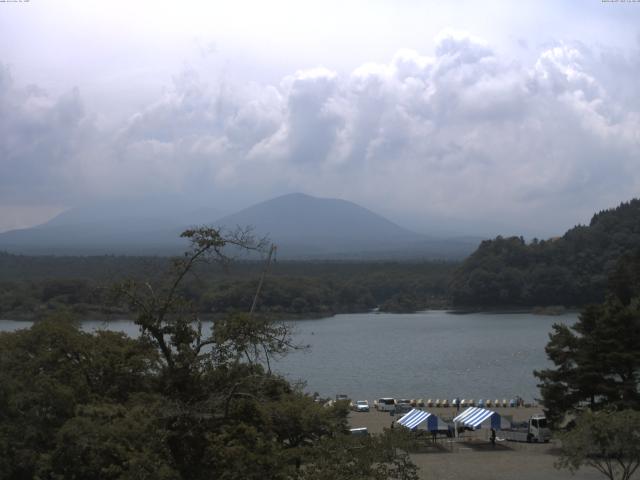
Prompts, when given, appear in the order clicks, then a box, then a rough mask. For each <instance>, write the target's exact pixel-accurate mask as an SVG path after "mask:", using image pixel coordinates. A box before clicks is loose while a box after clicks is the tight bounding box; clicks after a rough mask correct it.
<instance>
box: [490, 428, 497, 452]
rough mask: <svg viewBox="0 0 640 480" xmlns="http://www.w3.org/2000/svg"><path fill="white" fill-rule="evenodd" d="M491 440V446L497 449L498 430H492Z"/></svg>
mask: <svg viewBox="0 0 640 480" xmlns="http://www.w3.org/2000/svg"><path fill="white" fill-rule="evenodd" d="M489 439H490V440H491V446H492V447H494V448H495V446H496V429H495V428H492V429H491V437H489Z"/></svg>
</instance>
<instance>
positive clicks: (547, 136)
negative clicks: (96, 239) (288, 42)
mask: <svg viewBox="0 0 640 480" xmlns="http://www.w3.org/2000/svg"><path fill="white" fill-rule="evenodd" d="M598 48H599V47H598ZM598 48H596V47H587V46H585V45H583V44H578V43H576V44H570V43H561V42H556V43H555V44H553V45H548V46H546V47H544V48H543V49H541V50H539V51H538V52H537V56H536V58H535V60H534V61H533V62H530V63H528V64H521V63H519V62H518V61H514V60H513V59H511V58H507V57H504V55H502V54H500V53H498V52H497V51H496V50H494V49H493V48H492V47H491V46H490V45H489V44H488V43H487V42H485V41H483V40H482V39H479V38H476V37H474V36H471V35H469V34H466V33H463V32H456V31H452V30H447V31H444V32H442V33H441V34H439V35H438V36H437V38H436V42H435V48H434V50H433V55H424V54H422V53H419V52H416V51H413V50H400V51H398V52H397V53H396V55H394V56H393V58H391V59H390V60H389V62H388V63H368V64H364V65H362V66H360V67H358V68H356V69H354V70H353V71H352V72H350V73H338V72H335V71H331V70H329V69H327V68H321V67H319V68H314V69H308V70H300V71H297V72H295V73H292V74H291V75H288V76H286V77H284V78H283V79H282V80H281V81H280V82H279V83H278V84H260V83H254V82H244V83H238V82H233V83H232V82H228V81H225V80H224V79H223V78H218V77H211V76H204V75H203V74H202V73H201V72H199V71H198V70H197V69H193V68H192V69H185V71H184V72H183V73H182V74H180V75H178V76H176V77H175V78H174V82H173V85H172V86H171V88H169V89H167V90H166V91H165V92H164V94H163V95H162V97H160V98H158V99H157V100H156V101H155V102H152V103H150V104H149V105H147V106H146V107H145V108H144V109H141V110H140V111H138V112H137V113H135V114H133V115H132V116H131V117H130V118H129V120H128V121H127V122H126V123H125V124H123V125H121V126H120V128H118V129H117V130H114V131H99V132H96V127H95V125H94V123H93V122H92V117H91V115H90V114H88V113H87V112H86V109H85V108H84V107H83V102H82V99H81V96H80V93H79V92H78V90H72V91H70V92H68V93H67V94H65V95H63V96H61V97H59V98H51V97H49V96H48V95H47V94H46V93H45V92H43V91H42V90H40V89H37V88H35V87H24V88H18V87H16V86H15V85H14V84H13V82H12V81H11V78H10V75H9V72H8V70H7V68H6V67H3V68H0V102H1V103H0V119H2V120H0V122H2V123H1V124H0V125H1V126H2V131H3V132H4V133H3V134H2V136H1V138H0V148H1V149H2V160H0V162H2V163H1V167H2V170H3V175H2V180H0V200H1V201H7V200H8V199H10V198H13V197H15V196H20V195H27V196H28V195H37V196H39V198H44V199H46V198H49V199H50V200H53V199H54V198H56V196H57V195H58V194H59V192H60V191H62V190H63V189H65V190H66V191H67V192H71V193H69V194H68V195H69V196H70V197H73V195H75V198H76V199H79V198H82V197H83V196H85V195H87V192H88V191H92V192H101V193H102V194H103V195H109V194H113V193H114V192H126V191H129V192H131V191H135V192H154V193H158V192H162V191H171V192H193V191H196V190H204V191H207V192H209V193H210V195H211V196H212V198H215V199H216V200H218V201H224V200H225V199H229V198H232V197H233V198H241V197H242V196H243V194H244V195H245V198H247V199H248V200H246V201H245V203H247V202H248V201H253V200H257V199H260V198H264V197H265V196H268V195H272V194H278V193H284V192H286V191H298V190H300V191H306V192H308V193H314V194H318V195H323V196H339V197H343V198H347V199H350V200H354V201H358V202H362V203H363V204H365V205H367V206H369V207H371V208H373V209H377V210H381V211H383V212H384V213H387V214H391V215H393V214H397V215H400V216H404V218H409V217H412V218H413V219H414V220H415V222H416V223H417V222H418V221H419V218H420V217H421V216H425V217H426V216H429V215H435V214H438V215H450V216H452V217H457V218H489V217H490V218H501V219H503V221H504V222H505V223H508V222H511V223H517V224H519V225H526V224H527V223H528V220H527V218H523V212H530V213H531V215H536V216H537V217H536V218H537V220H536V223H537V225H540V226H542V227H541V228H546V229H547V231H549V230H554V229H556V230H561V229H562V228H566V226H567V225H566V224H567V222H571V220H570V219H571V218H573V219H576V218H577V217H578V218H581V217H580V216H583V215H586V214H588V213H589V212H591V211H593V210H597V209H600V208H602V207H605V206H613V205H615V203H617V202H618V201H620V200H624V199H628V198H630V197H631V196H633V195H636V194H637V192H638V188H639V187H640V169H639V168H637V165H638V158H639V154H640V133H639V132H640V111H639V107H640V105H639V104H638V102H637V101H635V103H634V101H626V99H627V98H630V97H629V93H628V92H632V91H635V90H634V88H635V87H634V85H635V83H634V79H635V78H637V75H636V76H635V77H633V76H631V75H630V72H637V71H638V70H640V67H639V66H638V64H637V61H635V60H633V58H634V57H633V55H627V54H626V53H624V52H622V53H621V52H617V53H616V54H615V55H613V54H612V53H611V50H607V51H606V52H608V54H609V56H608V57H607V58H609V59H610V60H609V61H608V62H603V61H600V60H602V58H603V57H602V55H603V51H604V50H602V49H600V50H599V49H598ZM602 48H604V47H602ZM532 49H533V47H530V48H529V50H532ZM634 62H635V63H634ZM616 69H618V70H619V71H620V75H616V73H615V70H616ZM9 112H11V115H9ZM78 175H79V176H81V177H82V181H80V182H76V181H75V180H77V176H78ZM76 183H77V184H78V185H81V187H78V186H76V185H75V184H76ZM63 196H64V195H63ZM559 207H564V208H559ZM561 211H562V212H565V213H559V212H561ZM549 212H551V213H549ZM574 221H575V220H574Z"/></svg>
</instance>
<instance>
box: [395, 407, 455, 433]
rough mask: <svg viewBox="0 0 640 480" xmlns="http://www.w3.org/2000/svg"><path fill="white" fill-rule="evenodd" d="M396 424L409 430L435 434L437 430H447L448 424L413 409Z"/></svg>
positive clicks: (427, 413)
mask: <svg viewBox="0 0 640 480" xmlns="http://www.w3.org/2000/svg"><path fill="white" fill-rule="evenodd" d="M397 423H398V424H400V425H402V426H403V427H406V428H408V429H409V430H417V429H421V430H428V431H430V432H435V431H438V430H448V429H449V424H448V423H446V422H444V421H442V420H441V419H440V418H438V417H437V416H436V415H434V414H433V413H430V412H425V411H424V410H418V409H417V408H413V409H412V410H411V411H410V412H409V413H407V414H406V415H404V416H403V417H402V418H401V419H400V420H398V422H397Z"/></svg>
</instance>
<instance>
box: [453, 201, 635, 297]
mask: <svg viewBox="0 0 640 480" xmlns="http://www.w3.org/2000/svg"><path fill="white" fill-rule="evenodd" d="M638 247H640V200H638V199H634V200H631V201H630V202H627V203H622V204H621V205H620V206H618V207H617V208H615V209H612V210H606V211H602V212H600V213H597V214H596V215H594V216H593V218H592V219H591V222H590V224H589V225H588V226H577V227H574V228H572V229H571V230H569V231H567V232H566V233H565V234H564V236H562V237H560V238H555V239H550V240H537V239H534V240H533V241H532V242H530V243H526V242H525V240H524V239H523V238H522V237H510V238H503V237H497V238H496V239H495V240H487V241H484V242H482V243H481V245H480V247H479V248H478V250H477V251H476V252H474V253H473V254H472V255H471V256H470V257H469V258H468V259H467V260H465V261H464V263H463V264H462V265H461V266H460V268H459V269H458V270H457V271H456V272H455V274H454V275H453V279H452V282H451V298H452V302H453V304H454V305H460V306H463V305H466V306H481V307H495V306H546V305H565V306H583V305H586V304H588V303H598V302H602V301H603V300H604V298H605V292H606V287H607V277H608V275H610V274H611V273H612V272H613V270H614V268H615V265H616V262H617V261H618V259H619V258H620V257H621V256H623V255H624V254H626V253H629V252H632V251H633V250H634V249H636V248H638Z"/></svg>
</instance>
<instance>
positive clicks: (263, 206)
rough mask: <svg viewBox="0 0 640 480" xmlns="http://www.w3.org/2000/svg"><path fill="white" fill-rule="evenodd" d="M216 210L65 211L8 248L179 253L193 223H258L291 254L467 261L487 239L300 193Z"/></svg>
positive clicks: (5, 240) (136, 206) (128, 207)
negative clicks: (450, 234) (411, 224)
mask: <svg viewBox="0 0 640 480" xmlns="http://www.w3.org/2000/svg"><path fill="white" fill-rule="evenodd" d="M214 219H215V217H214V213H213V212H212V211H211V210H210V209H203V210H199V211H195V212H193V211H189V210H187V209H186V208H185V207H184V206H181V205H180V204H179V203H177V202H169V203H168V202H166V200H165V201H164V202H162V201H158V202H155V201H151V202H149V201H147V202H146V203H139V202H134V203H130V202H126V201H122V202H118V203H115V204H114V203H109V204H97V205H90V206H87V207H83V208H78V209H74V210H71V211H69V212H65V213H63V214H61V215H60V216H58V217H56V218H55V219H53V220H52V221H50V222H48V223H46V224H44V225H41V226H38V227H35V228H30V229H25V230H14V231H11V232H5V233H3V234H0V250H7V251H9V252H12V253H26V254H66V255H74V254H82V255H87V254H105V253H106V254H136V255H167V254H171V255H172V254H178V253H180V252H181V251H182V250H184V248H185V246H186V243H185V242H184V241H183V240H182V239H180V238H179V235H180V233H181V232H182V231H183V230H184V229H185V228H187V227H189V226H192V225H197V224H214V225H216V226H218V227H224V228H226V229H233V228H235V227H237V226H240V227H247V226H251V227H253V228H254V231H255V234H256V235H257V236H260V237H262V236H268V237H269V239H270V240H271V241H272V242H274V243H276V244H277V245H278V255H279V257H280V258H291V259H327V258H332V259H344V260H354V259H362V260H371V259H405V260H409V259H416V258H431V259H432V258H440V259H453V258H456V259H459V258H464V257H465V256H466V255H468V254H469V253H471V252H472V251H473V249H474V248H475V247H476V246H477V245H478V243H479V240H480V239H476V238H457V239H442V238H432V237H428V236H425V235H420V234H417V233H415V232H411V231H409V230H407V229H405V228H402V227H400V226H398V225H396V224H395V223H393V222H391V221H389V220H387V219H386V218H384V217H382V216H380V215H378V214H376V213H374V212H372V211H370V210H368V209H366V208H364V207H361V206H359V205H356V204H355V203H352V202H348V201H345V200H338V199H327V198H316V197H311V196H309V195H304V194H301V193H294V194H290V195H284V196H281V197H277V198H273V199H271V200H267V201H265V202H262V203H259V204H256V205H253V206H251V207H248V208H246V209H244V210H241V211H239V212H237V213H235V214H233V215H228V216H226V217H223V218H221V219H220V220H218V221H214Z"/></svg>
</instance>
